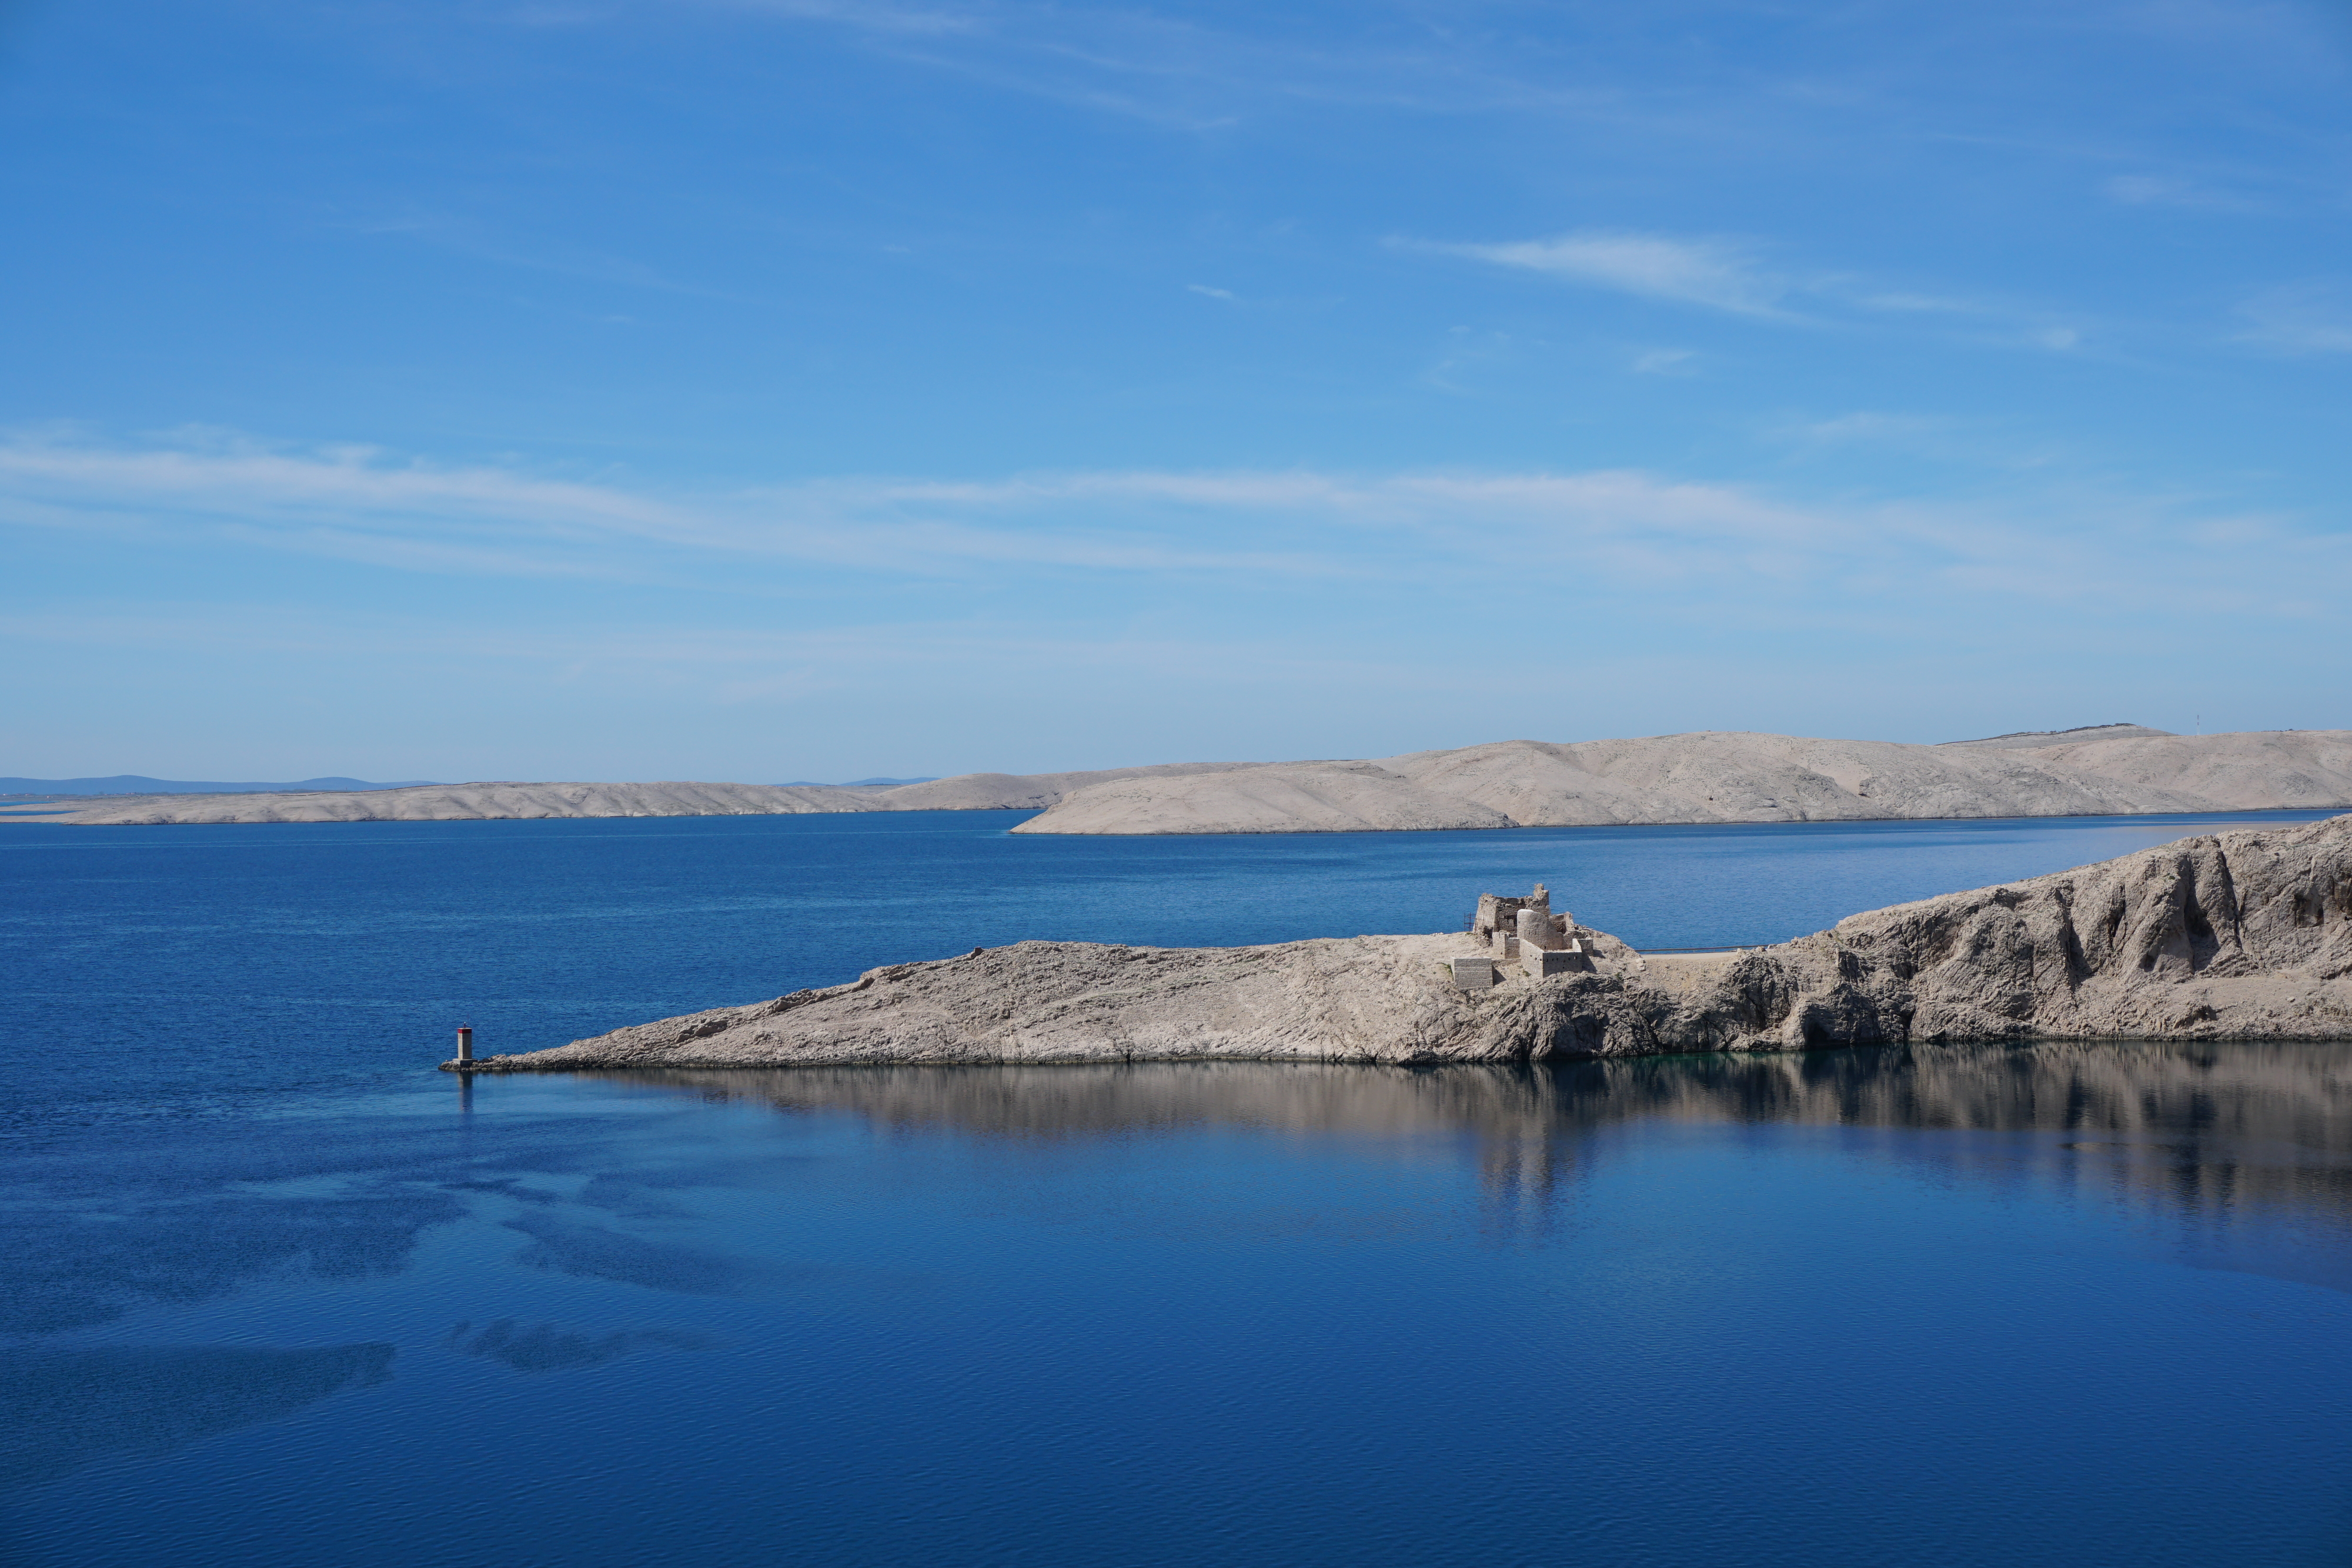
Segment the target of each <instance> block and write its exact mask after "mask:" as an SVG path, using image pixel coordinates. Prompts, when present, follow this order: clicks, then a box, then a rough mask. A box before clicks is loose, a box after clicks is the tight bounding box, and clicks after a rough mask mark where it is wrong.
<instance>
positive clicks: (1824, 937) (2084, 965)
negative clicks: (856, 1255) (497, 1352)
mask: <svg viewBox="0 0 2352 1568" xmlns="http://www.w3.org/2000/svg"><path fill="white" fill-rule="evenodd" d="M1475 926H1476V928H1475V929H1473V930H1470V931H1464V932H1456V933H1444V934H1439V935H1433V936H1356V937H1347V938H1330V939H1317V940H1311V941H1302V942H1288V943H1280V944H1275V945H1272V946H1255V947H1202V948H1154V947H1130V946H1108V945H1101V944H1094V943H1083V942H1023V943H1017V944H1014V945H1013V946H1006V947H999V948H994V949H988V950H982V949H974V950H973V951H972V952H971V953H970V954H968V955H966V956H962V957H957V958H949V959H943V960H939V961H936V962H929V963H913V964H898V965H891V966H887V967H883V968H878V969H873V970H869V971H868V972H867V973H866V974H864V975H862V976H860V977H858V978H857V979H856V980H855V981H853V982H851V983H849V984H846V985H840V986H832V987H826V988H821V989H813V990H803V991H795V992H793V994H791V995H789V996H784V997H779V998H775V999H773V1000H772V1001H763V1002H755V1003H752V1004H750V1005H748V1006H741V1007H729V1008H719V1009H711V1010H709V1011H706V1012H698V1013H691V1014H688V1015H686V1016H683V1017H679V1018H672V1019H661V1020H659V1021H657V1022H652V1023H646V1024H640V1025H636V1026H634V1027H631V1028H627V1029H622V1030H614V1032H612V1033H610V1034H605V1035H601V1036H598V1037H596V1038H594V1039H592V1040H575V1041H573V1042H572V1043H571V1044H569V1045H565V1046H561V1047H557V1048H555V1049H552V1050H547V1051H532V1052H528V1053H523V1054H519V1055H510V1056H494V1057H490V1058H488V1059H486V1060H484V1061H478V1062H473V1063H469V1064H466V1065H467V1070H468V1071H488V1072H520V1071H572V1070H583V1069H646V1068H652V1069H673V1068H676V1069H685V1068H696V1069H701V1068H751V1067H793V1066H848V1065H859V1064H882V1063H972V1064H977V1063H1070V1062H1097V1063H1099V1062H1124V1061H1195V1060H1220V1059H1223V1060H1258V1061H1356V1062H1383V1063H1393V1064H1401V1065H1435V1064H1439V1063H1445V1062H1475V1061H1487V1062H1515V1061H1548V1060H1557V1059H1562V1058H1576V1057H1619V1056H1643V1055H1658V1054H1665V1053H1677V1052H1689V1051H1803V1050H1813V1049H1822V1048H1829V1047H1835V1046H1850V1045H1892V1044H1904V1043H1953V1042H1961V1041H1987V1040H2097V1039H2118V1038H2120V1039H2134V1040H2221V1039H2237V1040H2326V1039H2352V816H2343V817H2336V818H2331V819H2329V820H2327V821H2322V822H2315V823H2311V824H2307V825H2303V826H2297V827H2290V828H2279V829H2255V830H2249V831H2234V832H2225V833H2216V834H2209V835H2205V836H2201V837H2196V838H2189V839H2183V840H2180V841H2177V842H2174V843H2169V844H2165V845H2162V846H2159V847H2158V848H2154V849H2148V850H2142V851H2140V852H2137V853H2134V854H2130V855H2126V856H2123V857H2121V858H2119V859H2116V860H2111V861H2105V862H2099V863H2097V864H2095V865H2089V866H2083V867H2079V868H2077V869H2075V870H2073V871H2067V872H2061V873H2055V874H2053V875H2050V876H2042V877H2035V878H2032V879H2030V880H2027V881H2022V882H2016V883H2003V884H2001V885H2000V886H1995V887H1986V888H1977V889H1974V890H1971V891H1969V892H1965V893H1954V894H1945V895H1943V896H1941V897H1937V898H1931V899H1926V900H1922V901H1920V902H1917V903H1913V904H1896V905H1894V906H1893V907H1891V908H1886V909H1880V910H1874V911H1872V912H1870V913H1867V914H1863V915H1853V916H1850V917H1848V918H1847V919H1845V920H1842V921H1840V922H1839V923H1838V924H1837V925H1835V926H1833V927H1832V928H1831V929H1829V930H1827V931H1821V932H1816V933H1814V934H1812V935H1811V936H1802V937H1799V938H1798V939H1796V940H1795V941H1792V942H1786V943H1780V944H1778V945H1775V946H1765V947H1756V948H1749V949H1746V950H1741V951H1735V952H1725V953H1721V954H1712V955H1696V956H1693V955H1674V956H1670V955H1644V954H1642V953H1639V952H1636V951H1635V950H1634V949H1633V948H1631V947H1629V946H1626V945H1625V944H1624V943H1622V942H1621V941H1618V940H1617V939H1616V938H1615V937H1613V936H1609V935H1607V934H1606V933H1603V932H1598V931H1593V930H1591V929H1589V928H1580V927H1578V926H1576V925H1575V924H1574V921H1573V917H1572V916H1570V915H1566V914H1565V913H1562V914H1560V915H1552V914H1551V912H1550V911H1549V901H1548V899H1547V898H1546V897H1544V896H1543V895H1542V894H1541V890H1538V894H1535V895H1530V897H1528V898H1527V899H1499V900H1498V899H1496V898H1493V897H1491V896H1490V897H1488V898H1486V899H1482V900H1481V904H1480V910H1479V915H1478V916H1477V920H1476V922H1475ZM1488 927H1492V930H1491V931H1489V930H1488V929H1487V928H1488ZM1513 930H1516V932H1517V938H1516V939H1514V938H1512V936H1510V933H1511V931H1513ZM444 1065H445V1066H449V1067H453V1068H454V1067H457V1065H459V1064H457V1063H454V1062H453V1063H445V1064H444Z"/></svg>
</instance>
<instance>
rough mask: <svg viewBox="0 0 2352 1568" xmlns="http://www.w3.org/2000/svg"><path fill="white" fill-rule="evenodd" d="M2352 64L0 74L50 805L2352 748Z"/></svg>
mask: <svg viewBox="0 0 2352 1568" xmlns="http://www.w3.org/2000/svg"><path fill="white" fill-rule="evenodd" d="M2347 89H2352V10H2347V7H2345V6H2343V5H2295V4H2279V5H2263V4H2252V5H2220V4H2200V3H2198V0H2179V3H2161V4H2146V5H2139V4H2113V5H2098V4H2085V5H2050V4H2046V3H2045V4H2034V5H2016V4H2009V3H2007V0H1992V3H1990V4H1981V5H1971V6H1968V7H1951V6H1948V5H1926V4H1916V5H1913V4H1870V3H1867V0H1864V3H1859V4H1850V5H1722V4H1675V3H1673V0H1667V3H1663V4H1654V5H1639V6H1627V5H1578V4H1564V5H1477V4H1458V5H1389V4H1379V3H1359V4H1354V5H1223V4H1203V5H1185V6H1172V5H1161V6H1157V7H1150V6H1145V5H1086V4H1062V5H1031V4H1024V3H1018V0H1006V3H995V4H965V3H963V0H937V3H930V0H907V3H906V4H901V5H862V4H854V3H847V0H843V3H834V0H703V3H698V0H636V3H611V4H599V3H593V0H588V3H577V4H567V3H562V0H539V3H519V4H500V3H495V0H467V3H451V4H430V3H404V4H397V5H395V4H389V3H382V0H377V3H364V0H345V3H340V4H331V5H329V4H305V3H303V0H274V3H271V4H267V5H262V4H239V3H236V0H207V3H206V4H203V5H195V4H164V3H155V0H119V3H114V4H109V5H66V4H63V3H59V0H51V3H49V4H31V5H26V4H21V3H18V4H5V0H0V136H5V144H6V146H7V147H8V149H9V155H8V157H7V158H6V159H5V160H0V214H5V217H0V224H5V235H4V236H0V344H5V351H0V541H5V543H0V549H5V557H0V559H5V564H6V570H5V574H0V638H5V654H6V656H7V658H8V660H9V662H10V664H11V667H12V672H13V675H14V678H13V679H12V680H11V682H10V683H9V694H10V700H9V702H8V703H7V704H6V705H5V710H0V711H5V719H0V772H8V773H16V774H31V775H36V776H50V775H55V776H65V775H80V774H99V773H110V772H115V771H125V770H128V771H138V772H146V773H154V774H162V775H166V776H175V777H190V778H274V777H293V778H299V777H305V776H310V775H313V774H320V773H353V774H358V775H360V776H362V777H376V778H442V779H466V778H589V779H629V778H702V779H744V780H751V781H763V780H775V779H835V778H853V777H860V776H865V775H868V774H892V775H913V774H926V773H949V772H961V771H968V770H975V769H984V768H1001V769H1006V770H1013V771H1034V770H1043V769H1049V768H1084V767H1108V766H1116V765H1120V764H1129V763H1140V762H1152V761H1166V760H1180V759H1196V758H1290V757H1318V756H1377V755H1381V754H1386V753H1391V752H1396V751H1402V750H1409V749H1419V748H1423V747H1441V746H1456V745H1464V744H1468V743H1471V742H1475V741H1480V740H1489V739H1498V738H1503V737H1513V736H1528V737H1538V738H1543V739H1556V740H1570V739H1580V738H1589V737H1602V736H1619V735H1648V734H1660V733H1665V732H1670V731H1675V730H1685V729H1701V728H1716V729H1762V730H1778V731H1784V732H1791V733H1800V734H1817V735H1839V736H1858V737H1876V738H1887V739H1904V740H1938V739H1948V738H1958V737H1969V736H1975V735H1981V734H1986V733H1991V732H1995V731H2000V730H2008V729H2016V728H2028V727H2033V728H2041V727H2064V726H2071V725H2076V724H2089V723H2097V722H2103V721H2108V720H2116V719H2130V720H2136V721H2138V722H2141V723H2146V724H2152V725H2157V726H2160V727H2166V728H2175V729H2182V730H2186V729H2189V728H2191V727H2195V726H2199V725H2201V726H2202V727H2204V728H2206V729H2209V730H2210V729H2216V728H2264V727H2352V701H2347V691H2352V680H2347V674H2352V670H2347V609H2346V607H2347V604H2352V483H2347V481H2352V438H2348V437H2347V430H2352V426H2347V413H2352V395H2347V394H2352V244H2347V241H2352V90H2347Z"/></svg>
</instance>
